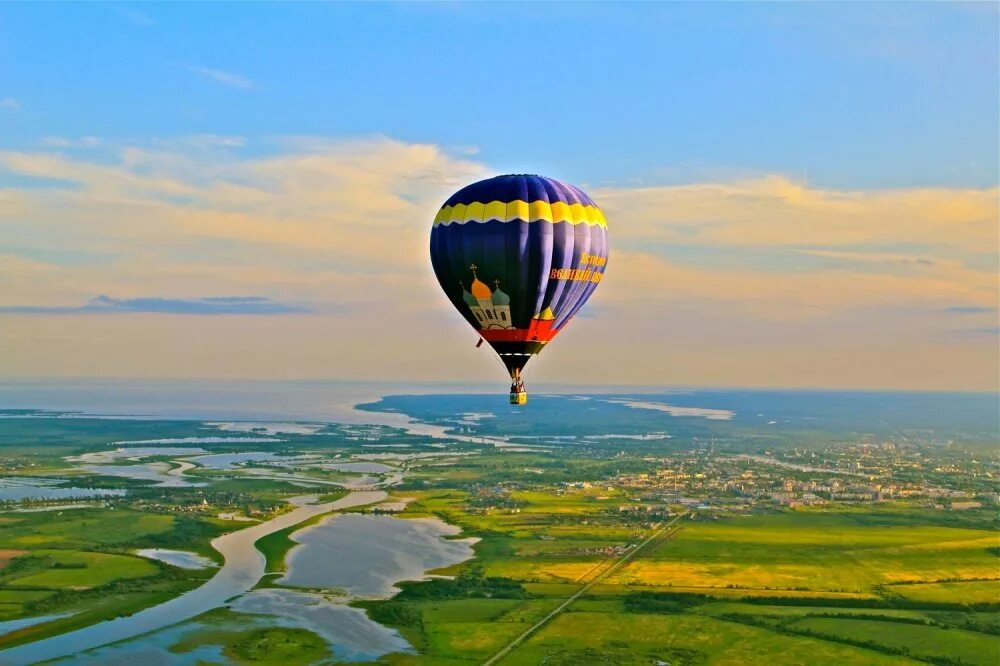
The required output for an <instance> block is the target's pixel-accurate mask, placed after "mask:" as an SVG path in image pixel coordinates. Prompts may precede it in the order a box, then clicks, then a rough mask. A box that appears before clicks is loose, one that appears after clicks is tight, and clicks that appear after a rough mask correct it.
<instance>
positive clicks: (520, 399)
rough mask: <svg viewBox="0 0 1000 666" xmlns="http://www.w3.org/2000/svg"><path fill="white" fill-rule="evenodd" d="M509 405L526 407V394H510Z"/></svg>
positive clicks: (521, 392) (522, 392)
mask: <svg viewBox="0 0 1000 666" xmlns="http://www.w3.org/2000/svg"><path fill="white" fill-rule="evenodd" d="M510 404H512V405H527V404H528V392H527V391H517V392H511V394H510Z"/></svg>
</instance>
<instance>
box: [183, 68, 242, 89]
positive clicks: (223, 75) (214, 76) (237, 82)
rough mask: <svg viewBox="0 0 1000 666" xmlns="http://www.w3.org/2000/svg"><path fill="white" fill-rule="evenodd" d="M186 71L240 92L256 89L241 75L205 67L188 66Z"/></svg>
mask: <svg viewBox="0 0 1000 666" xmlns="http://www.w3.org/2000/svg"><path fill="white" fill-rule="evenodd" d="M187 69H188V70H190V71H192V72H194V73H195V74H198V75H199V76H203V77H205V78H206V79H210V80H212V81H215V82H216V83H221V84H222V85H225V86H230V87H233V88H240V89H241V90H256V89H257V84H256V83H254V82H253V81H251V80H250V79H248V78H247V77H245V76H243V75H242V74H235V73H233V72H227V71H225V70H222V69H215V68H212V67H205V66H203V65H188V66H187Z"/></svg>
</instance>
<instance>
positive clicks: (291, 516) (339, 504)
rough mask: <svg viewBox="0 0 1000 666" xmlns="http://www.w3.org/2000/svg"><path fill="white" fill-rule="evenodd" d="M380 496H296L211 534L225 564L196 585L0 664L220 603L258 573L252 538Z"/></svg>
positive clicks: (119, 636) (12, 653) (24, 648)
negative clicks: (269, 512)
mask: <svg viewBox="0 0 1000 666" xmlns="http://www.w3.org/2000/svg"><path fill="white" fill-rule="evenodd" d="M386 497H387V495H386V493H385V492H384V491H381V490H367V491H355V492H352V493H350V494H348V495H347V496H346V497H342V498H341V499H339V500H336V501H334V502H325V503H322V504H306V503H304V499H303V498H298V501H297V502H294V503H295V504H296V508H295V509H293V510H292V511H289V512H288V513H284V514H281V515H280V516H277V517H276V518H273V519H271V520H269V521H267V522H264V523H259V524H257V525H253V526H252V527H248V528H246V529H242V530H238V531H236V532H230V533H228V534H224V535H222V536H220V537H217V538H216V539H214V540H213V541H212V547H213V548H215V549H216V550H217V551H219V553H221V554H222V556H223V557H224V558H225V564H223V566H222V568H220V569H219V572H218V573H217V574H215V576H213V577H212V578H211V579H210V580H209V581H208V582H206V583H205V584H204V585H202V586H201V587H199V588H197V589H194V590H191V591H190V592H186V593H184V594H182V595H181V596H179V597H177V598H176V599H171V600H170V601H167V602H165V603H162V604H160V605H158V606H153V607H151V608H147V609H145V610H142V611H139V612H138V613H135V614H134V615H131V616H128V617H119V618H115V619H113V620H106V621H104V622H99V623H97V624H93V625H90V626H89V627H84V628H83V629H77V630H76V631H70V632H68V633H65V634H60V635H58V636H53V637H51V638H46V639H43V640H40V641H36V642H34V643H28V644H25V645H19V646H17V647H14V648H10V649H8V650H3V651H0V664H4V665H7V664H10V665H11V666H16V665H17V664H32V663H36V662H41V661H48V660H51V659H58V658H60V657H66V656H70V655H73V654H77V653H80V652H83V651H85V650H92V649H94V648H97V647H100V646H102V645H107V644H109V643H114V642H117V641H122V640H126V639H128V638H134V637H136V636H139V635H141V634H145V633H148V632H151V631H156V630H158V629H162V628H164V627H168V626H170V625H174V624H177V623H178V622H183V621H184V620H188V619H191V618H193V617H195V616H197V615H201V614H202V613H205V612H207V611H210V610H212V609H214V608H219V607H220V606H224V605H225V603H226V601H227V600H228V599H232V598H233V597H235V596H238V595H241V594H244V593H246V592H248V591H249V590H251V589H252V588H253V587H254V586H255V585H256V584H257V583H258V582H259V581H260V579H261V578H262V577H263V575H264V570H265V566H266V562H265V560H264V556H263V555H262V554H261V553H260V551H258V550H257V549H256V548H255V547H254V543H255V542H256V541H257V540H258V539H260V538H261V537H264V536H267V535H268V534H272V533H274V532H277V531H278V530H282V529H285V528H286V527H291V526H293V525H298V524H299V523H301V522H303V521H306V520H308V519H309V518H312V517H313V516H316V515H319V514H323V513H328V512H330V511H337V510H339V509H348V508H351V507H355V506H362V505H365V504H373V503H375V502H381V501H383V500H384V499H385V498H386Z"/></svg>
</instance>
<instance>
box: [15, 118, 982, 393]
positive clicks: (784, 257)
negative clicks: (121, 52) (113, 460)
mask: <svg viewBox="0 0 1000 666" xmlns="http://www.w3.org/2000/svg"><path fill="white" fill-rule="evenodd" d="M85 139H86V140H81V139H73V138H59V137H50V138H49V139H47V140H46V143H45V144H44V145H40V146H39V147H38V149H37V150H34V151H5V152H0V179H2V181H0V182H6V185H5V186H3V187H2V188H0V237H2V238H3V239H4V241H3V242H2V243H0V316H2V317H3V320H4V326H3V329H4V332H0V337H4V336H6V337H5V344H4V345H3V349H2V351H0V372H3V373H5V374H8V375H59V374H63V375H81V376H93V375H100V374H108V373H107V372H106V368H107V367H108V366H109V364H115V365H119V364H120V365H123V366H125V365H127V367H130V368H133V369H134V370H133V371H134V372H135V373H136V374H138V375H140V376H213V375H214V376H222V377H229V376H247V377H255V376H272V377H343V378H376V379H388V378H409V377H413V376H419V377H421V378H424V379H461V380H467V379H477V378H478V379H488V378H492V377H494V376H497V377H499V376H500V373H499V372H498V371H497V370H496V368H495V367H494V363H495V361H494V359H492V358H489V357H488V355H487V354H485V353H480V352H481V350H480V351H476V350H473V349H472V343H474V342H475V339H476V336H475V332H474V331H472V330H471V329H469V328H468V327H467V326H466V325H465V324H464V322H463V320H461V319H460V318H459V316H458V315H457V313H453V312H451V311H450V305H448V304H447V303H446V302H445V300H444V299H443V297H442V296H441V294H440V293H439V288H438V286H437V284H436V282H435V280H434V277H433V275H432V273H431V271H430V268H429V265H428V257H427V237H428V232H429V227H430V222H431V220H432V219H433V216H434V213H435V212H436V210H437V208H438V206H439V205H440V203H441V202H442V201H443V200H444V199H445V198H446V197H447V196H448V195H449V194H450V193H451V192H452V191H453V190H455V189H457V188H458V187H460V186H462V185H463V184H465V183H466V182H469V181H472V180H475V179H478V178H482V177H486V176H488V175H491V174H493V173H495V170H494V169H493V168H491V166H490V165H487V164H483V163H481V162H479V161H477V160H476V159H474V157H475V153H474V151H469V150H462V151H459V150H448V149H445V148H442V147H440V146H435V145H430V144H412V143H406V142H402V141H397V140H393V139H389V138H383V137H375V138H365V139H343V140H331V139H326V138H313V137H285V138H280V139H274V140H271V141H269V142H253V141H248V140H246V139H243V138H241V137H217V136H193V137H178V138H174V139H169V140H157V141H148V142H142V143H137V142H121V141H115V140H111V139H106V138H102V137H86V138H85ZM551 175H554V176H555V177H559V174H551ZM576 184H578V185H580V186H582V187H584V188H585V189H587V190H588V191H589V192H590V193H591V194H592V195H593V196H594V198H595V199H596V200H597V201H598V203H599V204H600V205H601V206H602V208H604V210H605V212H606V214H607V217H608V219H609V222H610V231H611V239H612V256H611V261H610V262H609V268H608V279H607V280H606V281H605V284H603V285H602V287H601V289H599V290H598V291H597V293H596V294H595V296H594V298H593V299H592V303H591V305H592V306H593V308H594V310H595V311H599V316H594V317H587V318H581V319H579V320H577V321H575V322H574V323H573V324H572V325H571V326H570V327H569V328H568V329H567V331H566V332H565V333H563V335H562V336H561V337H560V338H559V339H558V341H557V344H555V345H553V348H552V349H551V350H549V351H547V352H546V354H545V355H543V356H541V357H539V359H537V360H536V361H533V363H532V366H533V367H529V371H534V372H535V373H537V375H539V376H543V377H544V378H545V379H546V380H551V381H586V382H588V383H594V380H595V379H598V380H602V381H607V382H616V383H660V384H727V385H753V386H759V385H785V386H841V387H847V386H853V387H862V388H864V387H872V388H874V387H898V388H968V389H995V388H996V387H997V360H998V359H997V340H996V337H995V334H994V335H992V336H991V335H985V334H980V335H965V334H964V333H965V332H973V331H978V332H980V333H981V332H983V331H989V330H994V331H995V326H996V323H997V311H996V304H997V301H998V287H997V280H996V275H997V271H998V266H997V254H996V248H997V245H998V241H1000V239H998V231H997V229H998V225H997V222H998V218H1000V212H998V204H997V201H998V194H1000V191H998V189H997V188H996V187H993V188H987V189H975V188H966V189H959V188H918V189H882V190H852V191H844V190H837V189H831V188H824V187H820V186H817V185H813V184H809V183H806V182H801V181H797V180H794V179H792V178H789V177H788V176H785V175H781V174H762V175H760V176H759V177H755V178H748V179H741V180H731V181H725V182H698V183H689V184H681V185H670V186H645V187H601V186H599V185H597V186H595V185H593V184H588V183H576ZM94 294H114V295H115V298H107V297H102V299H97V300H90V299H92V298H93V295H94ZM150 294H155V295H156V297H152V298H151V297H150V296H149V295H150ZM215 294H253V295H254V296H252V297H241V298H242V300H240V299H236V300H233V301H228V300H221V301H220V300H218V299H217V297H215V296H213V295H215ZM67 303H85V305H82V306H76V307H73V306H67V305H66V304H67ZM302 303H309V304H310V306H309V307H306V306H303V305H295V304H302ZM313 304H315V306H313ZM313 310H315V312H312V311H313ZM69 314H72V315H73V317H74V319H73V323H72V327H73V329H74V333H73V335H72V336H65V335H62V334H57V332H58V331H60V330H62V329H64V328H65V327H66V326H67V324H66V323H64V317H61V316H59V315H69ZM154 314H156V315H172V314H178V315H179V314H206V315H212V314H227V315H261V314H267V315H269V316H267V317H261V318H259V321H260V322H261V323H258V324H253V325H248V324H246V323H245V322H244V321H243V319H242V318H241V317H238V316H237V317H204V318H203V319H204V320H205V322H204V323H201V324H199V326H198V329H197V331H196V332H192V331H190V329H191V327H190V325H189V324H188V323H185V322H187V321H188V320H187V319H186V318H184V317H178V318H177V319H176V320H174V319H171V318H170V317H163V316H159V317H156V318H152V317H151V315H154ZM305 315H308V316H305ZM264 320H266V322H265V321H264ZM109 322H114V323H113V324H109ZM467 343H468V345H467V346H468V347H469V349H468V350H465V349H464V346H466V344H467ZM598 346H599V347H601V348H602V349H603V350H604V353H603V354H601V355H597V356H595V355H594V354H593V353H592V350H593V348H595V347H598ZM149 348H155V349H157V350H158V354H156V355H150V354H148V353H143V351H144V350H148V349H149ZM580 358H586V359H587V362H586V363H585V364H581V363H580V362H579V361H578V359H580Z"/></svg>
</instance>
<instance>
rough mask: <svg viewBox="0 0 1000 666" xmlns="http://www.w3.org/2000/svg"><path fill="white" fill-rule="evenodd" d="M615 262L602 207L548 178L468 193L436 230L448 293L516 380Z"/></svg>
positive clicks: (504, 181)
mask: <svg viewBox="0 0 1000 666" xmlns="http://www.w3.org/2000/svg"><path fill="white" fill-rule="evenodd" d="M607 262H608V225H607V221H606V220H605V219H604V214H603V213H602V212H601V209H600V208H598V207H597V204H595V203H594V202H593V200H592V199H591V198H590V197H589V196H587V195H586V194H584V193H583V191H581V190H580V189H578V188H576V187H573V186H572V185H567V184H565V183H561V182H559V181H557V180H553V179H552V178H545V177H542V176H533V175H507V176H497V177H495V178H489V179H487V180H483V181H480V182H478V183H473V184H472V185H469V186H467V187H464V188H462V189H461V190H459V191H458V192H456V193H455V194H454V195H452V196H451V198H449V199H448V200H447V201H446V202H445V203H444V205H443V206H442V207H441V210H440V211H439V212H438V214H437V216H436V217H435V218H434V227H433V229H432V230H431V263H432V265H433V267H434V273H435V274H436V275H437V279H438V282H440V283H441V288H442V289H444V292H445V294H447V296H448V299H449V300H451V302H452V305H454V306H455V308H456V309H457V310H458V311H459V312H460V313H462V315H463V316H464V317H465V319H466V320H467V321H468V322H469V324H470V325H472V327H473V328H475V329H476V330H477V331H479V334H480V335H481V336H482V337H483V339H484V340H486V341H487V342H488V343H489V344H490V345H491V346H492V347H493V348H494V349H495V350H496V351H497V353H498V354H499V355H500V358H501V360H503V362H504V365H506V366H507V369H508V370H509V371H510V372H511V374H512V375H513V374H514V373H515V371H520V369H521V368H523V367H524V365H525V363H527V362H528V360H529V359H530V358H531V357H532V356H533V355H535V354H538V353H539V352H541V351H542V349H544V348H545V346H546V345H547V344H548V343H550V342H551V341H552V339H553V338H555V336H556V335H557V334H558V333H559V332H560V331H561V330H562V329H563V328H564V327H565V325H566V324H567V323H568V322H569V321H570V320H571V319H572V318H573V316H574V315H576V313H577V312H579V310H580V308H581V307H582V306H583V304H584V303H586V302H587V299H588V298H590V295H591V294H592V293H594V290H595V289H596V288H597V286H598V284H600V282H601V278H602V277H603V275H604V269H605V267H606V266H607Z"/></svg>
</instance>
